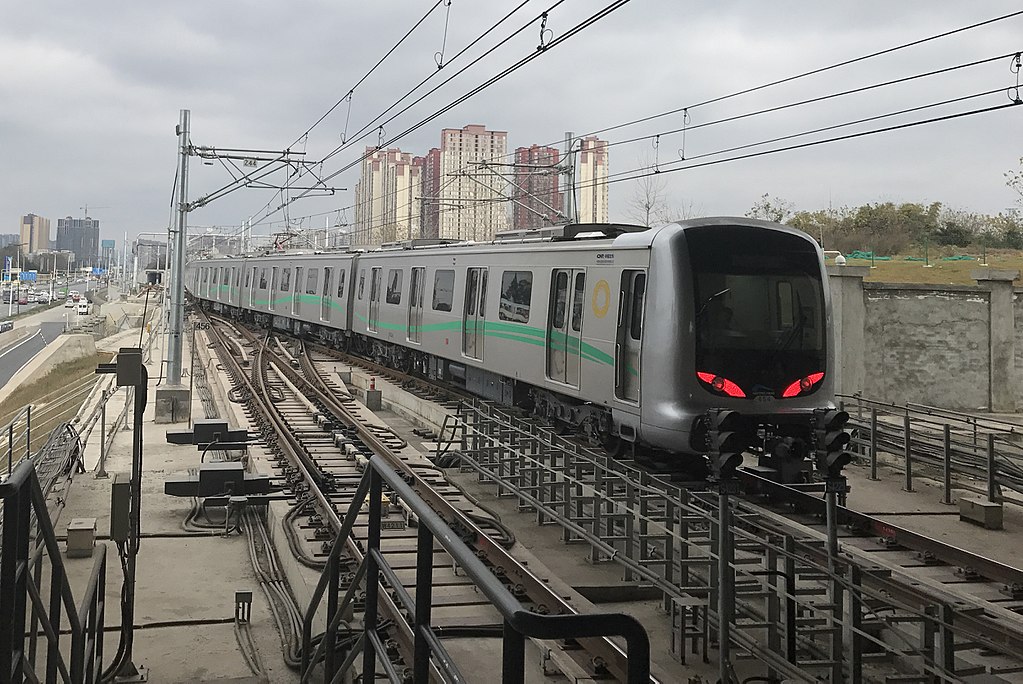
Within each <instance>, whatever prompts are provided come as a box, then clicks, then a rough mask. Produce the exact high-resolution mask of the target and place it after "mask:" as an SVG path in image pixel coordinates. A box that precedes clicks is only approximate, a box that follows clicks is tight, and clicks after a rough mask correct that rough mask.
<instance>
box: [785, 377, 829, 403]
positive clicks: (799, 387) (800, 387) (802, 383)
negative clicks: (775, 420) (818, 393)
mask: <svg viewBox="0 0 1023 684" xmlns="http://www.w3.org/2000/svg"><path fill="white" fill-rule="evenodd" d="M823 379H824V373H810V374H809V375H807V376H806V377H803V378H799V379H798V380H796V381H795V382H793V383H792V384H791V385H789V386H788V387H786V388H785V391H784V392H782V393H781V396H782V397H783V398H788V397H796V396H799V395H800V394H803V393H804V392H809V391H810V390H811V389H813V387H814V385H816V384H817V383H819V382H820V381H821V380H823Z"/></svg>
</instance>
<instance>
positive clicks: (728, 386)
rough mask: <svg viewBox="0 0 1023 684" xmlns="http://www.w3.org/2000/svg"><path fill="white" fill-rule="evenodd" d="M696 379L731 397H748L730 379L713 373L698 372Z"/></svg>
mask: <svg viewBox="0 0 1023 684" xmlns="http://www.w3.org/2000/svg"><path fill="white" fill-rule="evenodd" d="M696 377H698V378H699V379H700V380H702V381H704V382H705V383H707V384H708V385H710V386H711V387H712V388H713V389H715V390H716V391H718V392H722V393H724V394H727V395H728V396H730V397H745V396H746V393H745V392H743V391H742V388H741V387H739V386H738V385H736V384H735V383H734V382H732V381H731V380H729V379H728V378H725V377H722V376H720V375H714V374H713V373H704V372H702V371H698V372H697V373H696Z"/></svg>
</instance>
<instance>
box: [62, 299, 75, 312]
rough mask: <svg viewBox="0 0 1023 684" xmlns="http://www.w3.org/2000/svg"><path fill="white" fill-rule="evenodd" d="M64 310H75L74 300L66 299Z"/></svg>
mask: <svg viewBox="0 0 1023 684" xmlns="http://www.w3.org/2000/svg"><path fill="white" fill-rule="evenodd" d="M64 308H65V309H73V308H75V300H73V299H71V298H70V297H68V300H67V301H66V302H64Z"/></svg>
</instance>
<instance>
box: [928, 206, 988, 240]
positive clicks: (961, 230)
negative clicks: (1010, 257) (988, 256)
mask: <svg viewBox="0 0 1023 684" xmlns="http://www.w3.org/2000/svg"><path fill="white" fill-rule="evenodd" d="M987 224H988V219H987V217H985V216H981V215H979V214H974V213H971V212H968V211H963V210H960V209H947V208H946V209H943V210H942V212H941V214H940V216H939V217H938V226H937V228H936V229H935V230H934V236H933V237H934V241H935V242H936V243H938V244H939V245H954V246H956V247H965V246H966V245H969V244H970V243H972V242H973V241H974V240H975V239H977V238H978V237H980V236H982V235H983V234H984V231H985V228H986V227H987Z"/></svg>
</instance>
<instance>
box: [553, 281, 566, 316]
mask: <svg viewBox="0 0 1023 684" xmlns="http://www.w3.org/2000/svg"><path fill="white" fill-rule="evenodd" d="M553 303H554V323H553V325H554V327H555V328H557V329H559V330H560V329H562V328H564V327H565V307H566V306H568V273H567V272H566V271H558V275H557V276H556V279H555V282H554V302H553Z"/></svg>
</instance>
